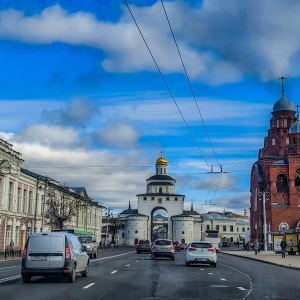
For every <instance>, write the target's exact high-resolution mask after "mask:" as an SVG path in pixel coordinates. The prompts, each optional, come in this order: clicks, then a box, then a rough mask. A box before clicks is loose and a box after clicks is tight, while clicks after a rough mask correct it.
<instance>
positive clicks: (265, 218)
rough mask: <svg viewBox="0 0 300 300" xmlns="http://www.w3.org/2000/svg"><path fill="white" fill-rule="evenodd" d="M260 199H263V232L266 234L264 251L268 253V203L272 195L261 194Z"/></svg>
mask: <svg viewBox="0 0 300 300" xmlns="http://www.w3.org/2000/svg"><path fill="white" fill-rule="evenodd" d="M258 195H259V197H262V201H263V232H264V250H265V251H267V250H268V247H267V217H266V201H268V200H269V196H270V193H268V192H259V194H258Z"/></svg>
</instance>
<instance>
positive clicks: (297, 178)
mask: <svg viewBox="0 0 300 300" xmlns="http://www.w3.org/2000/svg"><path fill="white" fill-rule="evenodd" d="M295 185H296V186H300V169H297V170H296V175H295Z"/></svg>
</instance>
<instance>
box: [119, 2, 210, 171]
mask: <svg viewBox="0 0 300 300" xmlns="http://www.w3.org/2000/svg"><path fill="white" fill-rule="evenodd" d="M124 2H125V4H126V6H127V9H128V11H129V13H130V15H131V17H132V19H133V21H134V23H135V25H136V27H137V29H138V31H139V33H140V35H141V37H142V39H143V41H144V43H145V45H146V47H147V49H148V51H149V53H150V55H151V57H152V59H153V61H154V63H155V65H156V68H157V69H158V72H159V74H160V75H161V77H162V79H163V81H164V83H165V85H166V87H167V90H168V91H169V93H170V95H171V98H172V99H173V101H174V103H175V105H176V107H177V110H178V111H179V113H180V115H181V117H182V119H183V121H184V123H185V126H186V127H187V129H188V131H189V133H190V135H191V136H192V138H193V140H194V142H195V144H196V146H197V148H198V150H199V152H200V153H201V155H202V158H203V160H204V161H205V163H206V165H207V167H209V164H208V162H207V160H206V158H205V157H204V154H203V152H202V151H201V149H200V147H199V145H198V143H197V141H196V138H195V136H194V134H193V133H192V131H191V129H190V127H189V126H188V124H187V121H186V120H185V118H184V116H183V114H182V112H181V110H180V108H179V106H178V104H177V101H176V100H175V98H174V96H173V93H172V92H171V90H170V88H169V85H168V84H167V82H166V79H165V77H164V75H163V74H162V72H161V70H160V67H159V66H158V64H157V62H156V59H155V57H154V56H153V54H152V51H151V49H150V47H149V46H148V43H147V41H146V40H145V37H144V35H143V33H142V31H141V29H140V27H139V25H138V24H137V22H136V20H135V17H134V15H133V13H132V11H131V9H130V7H129V5H128V3H127V1H126V0H124Z"/></svg>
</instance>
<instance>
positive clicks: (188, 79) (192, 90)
mask: <svg viewBox="0 0 300 300" xmlns="http://www.w3.org/2000/svg"><path fill="white" fill-rule="evenodd" d="M161 5H162V7H163V10H164V12H165V16H166V18H167V21H168V24H169V27H170V30H171V33H172V36H173V40H174V42H175V45H176V48H177V51H178V55H179V57H180V60H181V64H182V66H183V69H184V73H185V76H186V78H187V81H188V83H189V86H190V89H191V92H192V95H193V98H194V100H195V104H196V106H197V109H198V112H199V115H200V117H201V121H202V125H203V127H204V130H205V132H206V136H207V138H208V140H209V143H210V146H211V149H212V151H213V154H214V156H215V159H216V161H217V163H218V165H219V166H220V163H219V161H218V158H217V155H216V152H215V149H214V147H213V145H212V142H211V139H210V137H209V134H208V131H207V128H206V125H205V123H204V120H203V117H202V114H201V111H200V108H199V105H198V102H197V99H196V96H195V93H194V89H193V87H192V84H191V81H190V78H189V76H188V73H187V70H186V67H185V64H184V62H183V59H182V56H181V53H180V50H179V47H178V44H177V41H176V38H175V34H174V32H173V29H172V26H171V23H170V20H169V17H168V14H167V11H166V9H165V6H164V3H163V0H161Z"/></svg>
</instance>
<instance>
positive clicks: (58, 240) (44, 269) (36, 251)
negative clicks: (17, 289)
mask: <svg viewBox="0 0 300 300" xmlns="http://www.w3.org/2000/svg"><path fill="white" fill-rule="evenodd" d="M88 270H89V256H88V254H87V252H86V247H85V246H83V245H82V244H81V243H80V241H79V239H78V238H77V236H75V235H74V234H72V233H67V232H38V233H33V234H31V235H30V236H29V237H28V238H27V241H26V244H25V248H24V250H23V253H22V268H21V275H22V279H23V282H24V283H29V282H30V280H31V277H32V276H62V277H66V278H67V280H68V282H75V279H76V273H81V274H82V276H83V277H86V276H87V273H88Z"/></svg>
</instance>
